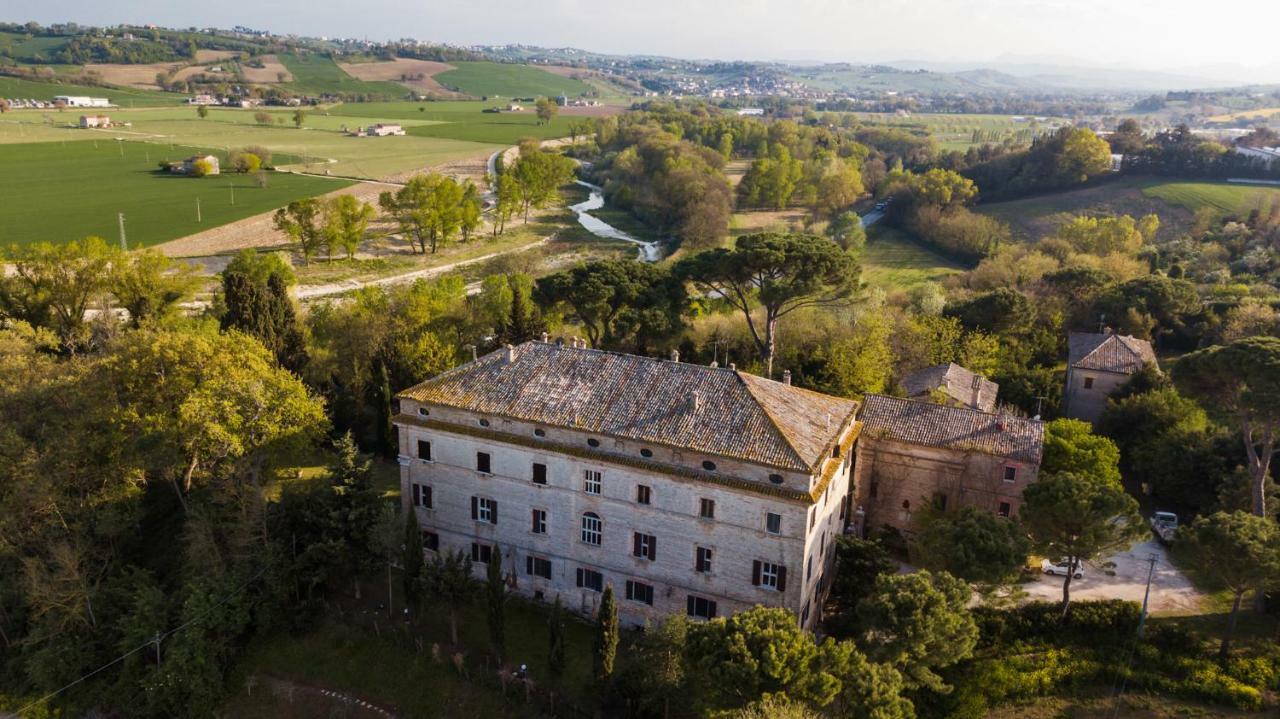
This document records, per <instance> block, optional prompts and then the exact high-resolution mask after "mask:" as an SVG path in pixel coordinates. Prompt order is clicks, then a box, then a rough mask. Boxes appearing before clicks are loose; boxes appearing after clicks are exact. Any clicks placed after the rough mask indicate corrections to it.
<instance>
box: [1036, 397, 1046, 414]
mask: <svg viewBox="0 0 1280 719" xmlns="http://www.w3.org/2000/svg"><path fill="white" fill-rule="evenodd" d="M1046 399H1048V397H1041V396H1039V395H1037V396H1036V419H1040V406H1041V405H1042V404H1044V401H1045V400H1046Z"/></svg>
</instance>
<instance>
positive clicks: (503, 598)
mask: <svg viewBox="0 0 1280 719" xmlns="http://www.w3.org/2000/svg"><path fill="white" fill-rule="evenodd" d="M486 578H487V579H488V581H487V582H486V586H485V591H486V593H487V594H488V598H489V644H490V645H491V646H492V647H493V653H494V654H496V655H497V656H498V661H499V662H501V661H502V655H503V654H504V653H505V652H506V643H507V617H506V603H507V584H506V582H505V581H503V579H502V548H500V547H499V546H498V545H496V544H495V545H494V546H493V556H492V557H490V559H489V568H488V571H487V572H486Z"/></svg>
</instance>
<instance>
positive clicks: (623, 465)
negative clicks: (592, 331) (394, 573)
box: [394, 335, 860, 628]
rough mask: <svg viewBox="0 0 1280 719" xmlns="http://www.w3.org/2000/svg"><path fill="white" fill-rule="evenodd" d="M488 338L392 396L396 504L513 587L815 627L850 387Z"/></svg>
mask: <svg viewBox="0 0 1280 719" xmlns="http://www.w3.org/2000/svg"><path fill="white" fill-rule="evenodd" d="M545 339H546V338H545V335H544V341H541V342H537V341H533V342H526V343H524V344H521V345H519V346H517V347H511V346H508V347H507V348H506V349H503V350H499V351H497V352H493V353H491V354H488V355H485V356H482V357H480V358H478V359H476V360H474V361H472V362H469V363H467V364H464V365H462V366H459V367H457V368H455V369H452V370H450V371H448V372H445V373H443V374H440V375H438V376H437V377H435V378H432V379H430V380H427V381H426V382H423V383H421V384H419V385H417V386H415V387H412V388H410V389H408V390H406V391H404V392H402V393H400V394H399V395H398V396H397V400H398V414H397V415H396V417H395V419H394V421H395V425H396V427H397V432H398V435H399V445H400V447H401V456H400V467H401V473H400V483H401V492H402V493H401V496H402V497H403V500H402V501H403V502H404V508H405V510H406V511H408V510H409V509H410V508H412V509H413V511H416V512H417V513H418V520H419V522H420V524H421V527H422V538H423V545H424V547H425V548H426V549H427V550H428V551H429V553H431V552H447V551H457V550H461V551H463V552H466V553H468V554H469V555H470V556H471V557H472V559H473V560H475V561H476V562H477V563H478V564H479V565H481V566H479V567H478V568H477V572H478V573H483V572H484V566H483V565H485V564H486V563H487V562H489V561H490V560H491V558H492V557H493V554H494V549H495V548H501V552H502V562H503V564H504V567H503V571H504V572H505V573H507V574H509V575H510V577H511V582H512V584H513V586H514V587H515V591H517V592H519V593H521V594H524V595H527V596H532V597H534V598H538V599H545V600H547V601H550V600H551V599H552V598H553V597H554V596H557V595H558V596H559V597H560V598H561V601H563V602H564V603H565V604H566V606H568V607H570V608H572V609H574V610H577V611H581V612H583V613H590V612H593V611H594V610H595V609H596V607H597V605H598V603H599V601H600V596H601V592H602V591H603V589H604V587H605V586H606V585H612V586H613V588H614V591H615V592H616V593H617V596H618V602H619V615H620V616H621V618H622V620H623V621H624V622H626V623H629V624H633V625H640V624H643V623H644V622H645V621H646V620H656V619H658V618H660V617H662V616H664V615H667V614H671V613H685V614H687V615H689V616H691V617H695V618H704V619H705V618H711V617H715V616H720V615H728V614H732V613H734V612H737V611H740V610H743V609H747V608H749V607H752V606H754V605H757V604H763V605H768V606H779V607H785V608H787V609H790V610H791V611H792V612H794V613H795V614H796V615H797V616H798V617H799V619H800V623H801V625H802V626H804V627H808V628H812V627H814V626H815V625H816V623H817V621H818V619H819V615H820V613H821V609H820V608H821V606H822V602H823V598H824V596H825V594H826V591H827V589H828V587H829V585H830V576H831V571H832V569H833V561H834V549H835V538H836V537H837V536H838V535H839V534H841V532H842V531H843V529H844V525H845V522H846V520H847V517H848V496H847V495H848V493H849V488H850V475H851V471H852V462H853V452H852V446H853V444H854V441H855V440H856V438H857V436H858V432H859V429H860V425H859V424H858V423H857V422H856V421H855V413H856V411H857V409H858V403H857V402H855V401H853V400H848V399H842V398H837V397H830V396H827V395H823V394H819V393H817V392H811V391H808V390H804V389H800V388H797V387H792V386H791V385H790V384H789V383H788V382H786V381H783V382H776V381H772V380H768V379H764V378H762V377H758V376H755V375H751V374H747V373H745V372H739V371H736V370H735V369H734V368H733V367H732V366H730V367H728V368H722V367H715V366H710V367H707V366H701V365H692V364H687V363H681V362H679V361H678V356H675V355H673V357H672V359H671V360H669V361H668V360H658V359H652V358H648V357H638V356H633V355H626V354H618V353H613V352H604V351H600V350H595V349H588V348H586V347H585V343H583V345H581V346H580V345H579V341H578V340H574V341H573V342H572V343H571V344H570V345H568V346H565V345H563V344H561V343H549V342H547V341H545Z"/></svg>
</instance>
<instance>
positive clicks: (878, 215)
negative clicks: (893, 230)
mask: <svg viewBox="0 0 1280 719" xmlns="http://www.w3.org/2000/svg"><path fill="white" fill-rule="evenodd" d="M882 218H884V210H872V211H871V212H868V213H867V214H865V215H863V216H862V226H863V227H870V226H872V225H874V224H876V223H877V222H879V221H880V220H881V219H882Z"/></svg>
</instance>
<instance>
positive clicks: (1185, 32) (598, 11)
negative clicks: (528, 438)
mask: <svg viewBox="0 0 1280 719" xmlns="http://www.w3.org/2000/svg"><path fill="white" fill-rule="evenodd" d="M0 18H3V19H6V20H9V21H27V20H35V21H37V22H40V23H44V24H49V23H53V22H65V21H74V22H79V23H82V24H93V25H114V24H117V23H132V24H143V23H147V22H154V23H156V24H159V25H163V26H168V27H187V26H197V27H208V26H215V27H230V26H232V25H246V26H249V27H254V28H260V29H266V30H271V31H272V32H276V33H281V34H289V33H293V34H299V35H311V36H322V37H361V38H363V37H367V38H368V39H371V40H386V39H395V38H401V37H414V38H416V39H419V40H429V41H435V42H447V43H451V44H458V45H472V44H505V43H524V44H529V45H540V46H544V47H578V48H583V49H587V50H593V51H598V52H609V53H620V54H656V55H669V56H673V57H685V58H701V59H725V60H733V59H741V60H786V61H801V62H803V61H848V62H876V61H881V62H889V61H902V60H921V61H943V62H958V63H972V64H974V65H975V66H980V65H992V64H995V63H998V62H1001V61H1005V62H1010V61H1012V62H1022V61H1031V62H1051V63H1055V64H1060V65H1062V64H1069V65H1078V66H1112V67H1122V68H1125V69H1141V70H1164V71H1184V70H1187V69H1191V68H1201V69H1203V68H1208V67H1214V68H1217V70H1218V72H1227V71H1228V70H1227V69H1226V68H1227V66H1242V67H1268V68H1275V69H1276V70H1277V71H1280V54H1278V53H1277V52H1276V50H1275V48H1276V28H1278V27H1280V0H1235V1H1234V2H1232V3H1230V5H1229V7H1227V8H1223V7H1221V6H1213V5H1212V4H1206V3H1204V2H1203V0H1195V1H1194V2H1193V1H1192V0H631V1H619V0H357V1H356V2H342V3H339V2H332V1H328V2H326V1H325V0H320V1H319V2H317V1H316V0H216V1H215V2H210V1H208V0H200V1H199V2H196V1H195V0H107V1H105V2H104V1H103V0H40V2H32V1H31V0H0Z"/></svg>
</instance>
